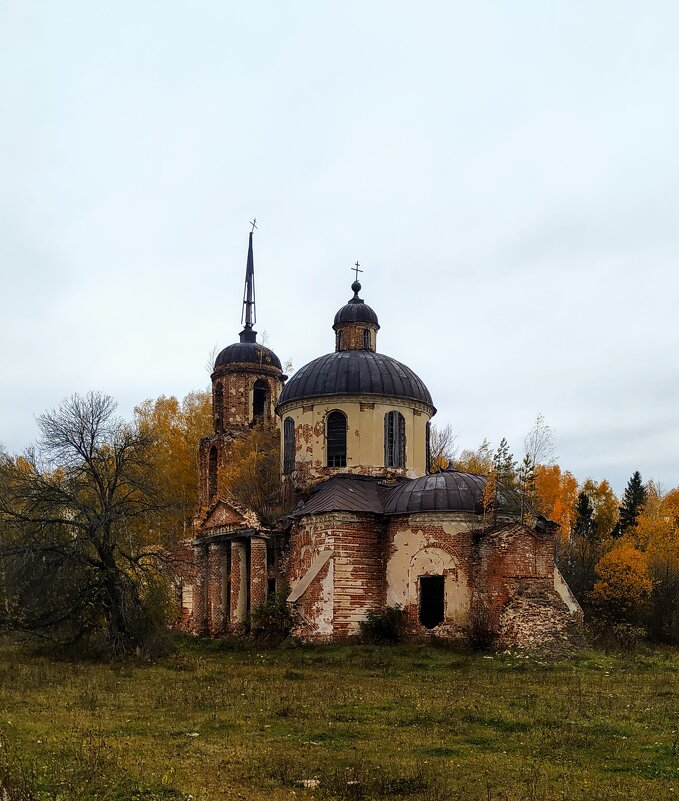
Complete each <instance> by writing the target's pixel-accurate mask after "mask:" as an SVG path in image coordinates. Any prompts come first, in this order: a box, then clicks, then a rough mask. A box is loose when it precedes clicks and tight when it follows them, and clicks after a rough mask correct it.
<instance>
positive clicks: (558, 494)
mask: <svg viewBox="0 0 679 801" xmlns="http://www.w3.org/2000/svg"><path fill="white" fill-rule="evenodd" d="M535 495H536V506H537V508H536V512H538V514H541V515H544V516H545V517H548V518H549V519H550V520H553V521H554V522H555V523H558V524H559V525H560V526H561V529H560V534H561V537H562V538H563V539H568V536H569V535H570V532H571V527H572V525H573V520H574V517H575V504H576V502H577V499H578V482H577V481H576V479H575V476H574V475H573V474H572V473H569V472H568V471H567V470H566V471H564V472H563V473H562V472H561V468H560V467H559V465H558V464H555V465H552V466H550V467H547V466H545V465H538V466H537V467H536V468H535Z"/></svg>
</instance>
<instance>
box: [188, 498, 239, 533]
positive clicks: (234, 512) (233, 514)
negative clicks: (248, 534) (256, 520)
mask: <svg viewBox="0 0 679 801" xmlns="http://www.w3.org/2000/svg"><path fill="white" fill-rule="evenodd" d="M248 523H249V521H248V519H247V517H246V516H245V515H243V514H242V513H241V512H240V511H239V510H238V509H236V508H235V506H233V505H232V504H230V503H229V502H228V501H225V500H219V501H217V502H216V503H215V504H214V506H212V507H211V508H210V509H209V510H208V512H207V514H206V516H205V518H204V520H203V522H202V523H201V526H200V528H201V529H202V530H203V531H206V530H212V529H226V530H227V531H228V530H229V529H237V528H243V527H246V526H247V525H248Z"/></svg>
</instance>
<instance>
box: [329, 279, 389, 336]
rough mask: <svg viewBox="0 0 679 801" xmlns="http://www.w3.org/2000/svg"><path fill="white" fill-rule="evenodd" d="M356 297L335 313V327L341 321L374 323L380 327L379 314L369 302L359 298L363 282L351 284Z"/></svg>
mask: <svg viewBox="0 0 679 801" xmlns="http://www.w3.org/2000/svg"><path fill="white" fill-rule="evenodd" d="M351 289H352V291H353V293H354V297H353V298H352V299H351V300H350V301H349V302H348V303H347V304H346V306H342V308H341V309H340V310H339V311H338V312H337V314H336V315H335V322H334V323H333V326H332V327H333V328H335V326H337V325H339V324H340V323H373V325H376V326H377V327H378V328H379V327H380V324H379V322H378V320H377V314H376V313H375V312H374V311H373V309H371V308H370V306H368V304H367V303H366V302H365V301H364V300H361V298H359V296H358V293H359V292H360V291H361V284H360V282H359V281H354V283H353V284H352V285H351Z"/></svg>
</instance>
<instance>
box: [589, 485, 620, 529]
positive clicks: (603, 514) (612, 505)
mask: <svg viewBox="0 0 679 801" xmlns="http://www.w3.org/2000/svg"><path fill="white" fill-rule="evenodd" d="M581 490H582V492H584V493H586V495H587V497H588V498H589V500H590V503H591V504H592V508H593V510H594V514H593V517H592V523H593V525H594V529H595V534H596V539H597V540H604V539H605V538H607V537H609V536H610V535H611V532H612V531H613V529H614V527H615V524H616V523H617V521H618V499H617V498H616V497H615V493H614V492H613V489H612V488H611V485H610V484H609V483H608V481H606V479H604V480H603V481H599V482H598V483H597V482H596V481H594V480H593V479H591V478H588V479H585V481H584V482H583V483H582V487H581Z"/></svg>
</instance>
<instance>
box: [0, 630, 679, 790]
mask: <svg viewBox="0 0 679 801" xmlns="http://www.w3.org/2000/svg"><path fill="white" fill-rule="evenodd" d="M678 718H679V654H677V652H676V651H675V652H670V651H654V652H648V653H643V654H637V655H630V656H626V657H624V656H617V657H614V656H607V655H604V654H602V653H594V652H587V653H583V654H581V655H580V656H578V657H576V658H573V659H569V660H562V661H549V660H545V659H542V660H540V659H536V658H527V657H524V656H520V655H511V654H504V655H494V656H493V657H490V656H484V655H481V654H473V655H469V654H462V653H458V652H455V651H451V650H447V649H445V648H441V647H436V646H400V647H386V646H385V647H375V646H358V645H355V646H353V645H352V646H328V647H283V648H279V649H276V650H261V649H257V648H256V647H254V646H253V647H246V648H244V647H242V646H233V645H229V644H228V643H220V642H202V643H201V642H196V641H188V640H187V641H183V642H182V644H181V645H180V648H179V651H178V652H177V654H176V655H174V656H173V657H170V658H168V659H165V660H162V661H159V662H157V663H155V664H152V665H143V664H139V665H136V664H129V663H128V664H118V665H113V666H102V665H97V664H90V663H82V662H79V663H77V662H69V661H63V660H57V659H54V658H50V657H47V656H44V655H42V656H40V655H36V654H35V653H34V652H31V651H30V650H28V649H27V648H25V647H22V646H19V645H16V644H13V643H12V642H11V641H8V640H6V641H3V642H2V643H0V788H2V786H3V783H4V785H5V786H6V787H7V788H9V790H8V799H10V801H28V800H29V799H52V800H53V801H56V800H57V799H59V800H60V801H62V800H63V801H76V799H77V801H87V799H110V800H111V801H127V799H130V801H131V800H132V799H139V801H155V800H156V799H157V800H158V801H163V800H170V799H173V800H179V799H186V798H189V797H192V798H193V799H195V801H199V800H200V801H220V800H221V799H231V798H233V799H274V800H275V799H292V798H297V799H307V798H308V799H330V798H338V799H353V800H354V801H361V800H362V799H372V798H387V797H389V798H394V799H398V798H408V799H413V800H415V799H432V800H433V801H437V799H447V798H451V799H465V800H466V799H478V801H488V800H489V799H491V800H492V801H501V800H502V799H506V800H507V801H508V800H509V799H512V800H514V799H529V800H531V801H538V800H540V801H542V800H545V801H546V800H547V799H550V800H551V799H578V800H579V799H582V801H585V800H587V801H590V799H602V801H603V799H606V800H608V799H658V800H659V801H662V799H675V798H676V799H679V744H678V739H679V719H678ZM0 797H2V792H1V791H0Z"/></svg>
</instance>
